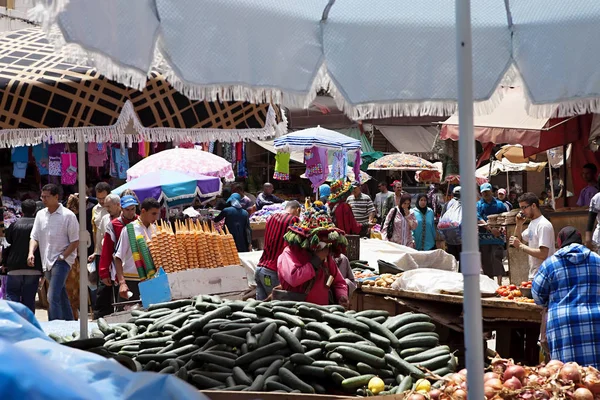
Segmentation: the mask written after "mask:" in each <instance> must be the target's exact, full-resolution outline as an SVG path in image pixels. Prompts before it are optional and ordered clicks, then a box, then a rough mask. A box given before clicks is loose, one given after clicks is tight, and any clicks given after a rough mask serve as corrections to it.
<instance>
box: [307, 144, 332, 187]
mask: <svg viewBox="0 0 600 400" xmlns="http://www.w3.org/2000/svg"><path fill="white" fill-rule="evenodd" d="M304 163H305V164H306V177H307V178H308V179H309V180H310V182H311V183H312V187H313V189H314V190H315V191H316V190H317V189H318V188H319V186H321V185H322V184H323V183H324V182H325V181H326V180H327V175H329V166H328V165H327V149H325V148H321V147H311V148H310V149H306V150H304Z"/></svg>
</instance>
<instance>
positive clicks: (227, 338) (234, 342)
mask: <svg viewBox="0 0 600 400" xmlns="http://www.w3.org/2000/svg"><path fill="white" fill-rule="evenodd" d="M211 339H212V340H214V341H215V342H217V343H222V344H226V345H229V346H232V347H238V346H241V345H242V344H244V343H246V339H244V338H241V337H237V336H232V335H228V334H226V333H215V334H213V335H212V336H211Z"/></svg>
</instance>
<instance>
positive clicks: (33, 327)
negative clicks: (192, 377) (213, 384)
mask: <svg viewBox="0 0 600 400" xmlns="http://www.w3.org/2000/svg"><path fill="white" fill-rule="evenodd" d="M0 360H2V361H1V362H0V398H2V399H3V400H4V399H19V400H22V399H27V400H38V399H39V400H71V399H73V400H75V399H77V400H79V399H82V400H87V399H90V400H104V399H106V400H109V399H110V400H116V399H127V400H134V399H140V400H147V399H208V398H207V397H206V396H204V395H203V394H201V393H200V392H198V390H197V389H196V388H194V387H193V386H191V385H188V384H187V383H185V382H183V381H182V380H180V379H178V378H176V377H175V376H171V375H165V374H157V373H153V372H131V371H130V370H128V369H126V368H125V367H123V366H121V365H120V364H119V363H117V362H116V361H114V360H109V359H106V358H104V357H101V356H99V355H96V354H93V353H88V352H85V351H81V350H77V349H73V348H70V347H67V346H63V345H61V344H58V343H56V342H54V341H53V340H52V339H50V338H48V337H47V336H46V334H45V333H44V331H43V330H42V329H41V327H40V324H39V323H38V322H37V320H36V319H35V316H34V315H33V313H32V312H31V311H30V310H29V309H28V308H27V307H25V306H23V305H21V304H19V303H14V302H9V301H4V300H0Z"/></svg>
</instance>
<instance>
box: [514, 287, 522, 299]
mask: <svg viewBox="0 0 600 400" xmlns="http://www.w3.org/2000/svg"><path fill="white" fill-rule="evenodd" d="M513 295H514V296H515V297H521V296H523V293H521V291H520V290H518V289H517V290H513Z"/></svg>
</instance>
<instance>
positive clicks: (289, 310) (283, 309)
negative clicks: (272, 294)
mask: <svg viewBox="0 0 600 400" xmlns="http://www.w3.org/2000/svg"><path fill="white" fill-rule="evenodd" d="M272 310H273V312H274V313H276V312H282V313H286V314H290V315H296V313H297V310H296V309H295V308H288V307H282V306H273V308H272Z"/></svg>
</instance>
